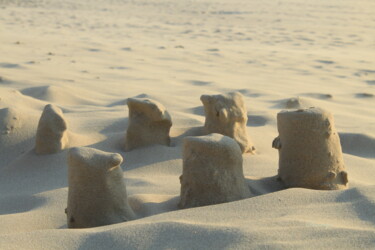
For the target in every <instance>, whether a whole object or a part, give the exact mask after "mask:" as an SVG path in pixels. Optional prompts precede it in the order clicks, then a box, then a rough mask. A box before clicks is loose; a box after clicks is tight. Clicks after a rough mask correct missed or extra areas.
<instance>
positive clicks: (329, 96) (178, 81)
mask: <svg viewBox="0 0 375 250" xmlns="http://www.w3.org/2000/svg"><path fill="white" fill-rule="evenodd" d="M374 37H375V2H374V1H373V0H346V1H342V0H316V1H306V0H282V1H258V0H248V1H240V0H233V1H225V0H215V1H214V0H202V1H190V0H179V1H172V0H140V1H130V0H129V1H127V0H82V1H75V0H30V1H16V0H0V45H1V46H0V126H1V127H0V249H210V248H211V249H225V248H227V249H228V248H230V249H250V248H253V249H254V248H262V249H263V248H266V249H268V248H271V249H293V248H298V249H300V248H305V249H322V248H324V249H343V248H345V249H355V248H368V249H370V248H371V249H373V248H374V247H375V97H374V95H375V52H374V51H375V45H374ZM230 91H239V92H241V93H242V94H243V95H244V99H245V103H246V108H247V110H248V123H247V129H248V133H249V136H250V137H251V138H252V141H253V142H254V146H255V147H256V149H257V153H256V154H255V155H251V154H244V155H243V157H244V163H243V168H244V175H245V178H246V181H247V183H248V185H249V187H250V190H251V192H252V194H254V196H255V197H253V198H249V199H244V200H240V201H235V202H230V203H224V204H219V205H213V206H206V207H199V208H192V209H184V210H179V209H177V203H178V201H179V192H180V182H179V176H180V175H181V173H182V155H181V154H182V153H181V150H182V139H183V138H184V137H186V136H194V135H201V134H202V127H203V124H204V119H205V117H204V109H203V106H202V104H201V101H200V96H201V95H202V94H207V95H214V94H221V93H227V92H230ZM130 97H140V98H151V99H153V100H156V101H158V102H160V103H162V104H163V105H164V106H165V107H166V109H167V110H168V111H169V112H170V114H171V117H172V120H173V126H172V128H171V142H172V146H171V147H167V146H162V145H155V146H149V147H145V148H138V149H134V150H132V151H130V152H124V151H123V146H124V140H125V131H126V128H127V125H128V108H127V106H126V100H127V98H130ZM49 103H51V104H54V105H56V106H58V107H59V108H61V109H62V111H63V113H64V117H65V119H66V120H67V122H68V123H69V131H68V136H69V145H70V146H71V147H76V146H86V147H92V148H96V149H100V150H103V151H106V152H113V153H119V154H121V155H122V157H123V158H124V162H123V163H122V165H121V167H122V169H123V171H124V179H125V181H126V185H127V187H126V188H127V193H128V196H129V203H130V204H131V206H132V208H133V210H134V211H135V213H136V215H137V217H138V219H137V220H133V221H130V222H125V223H120V224H114V225H109V226H103V227H98V228H91V229H74V230H73V229H67V223H66V215H65V213H64V209H65V208H66V205H67V196H68V178H67V162H66V157H67V156H66V154H67V150H64V151H62V152H60V153H57V154H50V155H36V154H35V152H34V149H33V148H34V145H35V135H36V128H37V124H38V121H39V118H40V115H41V113H42V110H43V108H44V106H45V105H47V104H49ZM309 106H319V107H322V108H324V109H326V110H328V111H330V112H332V113H333V115H334V118H335V126H336V128H337V131H338V132H339V135H340V139H341V144H342V149H343V153H344V154H343V157H344V162H345V167H346V170H347V172H348V174H349V189H347V190H341V191H318V190H309V189H302V188H291V189H283V187H282V186H281V185H280V183H279V182H277V181H276V178H275V176H276V174H277V169H278V153H277V150H275V149H273V148H272V147H271V145H272V141H273V139H274V138H275V137H276V136H277V134H278V133H277V124H276V114H277V113H278V112H279V111H280V110H282V109H285V108H303V107H309Z"/></svg>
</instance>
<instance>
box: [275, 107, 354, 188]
mask: <svg viewBox="0 0 375 250" xmlns="http://www.w3.org/2000/svg"><path fill="white" fill-rule="evenodd" d="M277 128H278V131H279V136H278V137H277V138H275V140H274V141H273V145H272V146H273V147H274V148H276V149H278V150H279V173H278V175H279V178H280V179H281V180H282V181H283V182H284V184H285V185H286V186H288V187H303V188H311V189H323V190H330V189H345V188H347V187H348V174H347V172H346V171H345V166H344V160H343V156H342V151H341V145H340V138H339V136H338V134H337V131H336V129H335V125H334V120H333V116H332V114H331V113H329V112H327V111H325V110H322V109H320V108H308V109H299V110H294V111H281V112H280V113H278V115H277Z"/></svg>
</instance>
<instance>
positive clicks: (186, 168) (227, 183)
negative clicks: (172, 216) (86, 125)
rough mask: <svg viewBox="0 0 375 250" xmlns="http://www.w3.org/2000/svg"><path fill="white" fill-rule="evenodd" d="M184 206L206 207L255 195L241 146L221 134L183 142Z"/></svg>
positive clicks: (180, 204)
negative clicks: (248, 183) (246, 179)
mask: <svg viewBox="0 0 375 250" xmlns="http://www.w3.org/2000/svg"><path fill="white" fill-rule="evenodd" d="M180 182H181V197H180V198H181V199H180V202H179V204H178V206H179V207H180V208H189V207H198V206H206V205H212V204H219V203H224V202H229V201H235V200H240V199H244V198H248V197H250V196H251V194H250V190H249V187H248V186H247V184H246V182H245V177H244V175H243V168H242V152H241V149H240V147H239V145H238V143H236V141H234V140H233V139H232V138H230V137H228V136H223V135H220V134H210V135H207V136H197V137H194V136H189V137H186V138H185V139H184V144H183V173H182V175H181V176H180Z"/></svg>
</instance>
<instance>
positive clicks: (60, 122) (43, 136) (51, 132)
mask: <svg viewBox="0 0 375 250" xmlns="http://www.w3.org/2000/svg"><path fill="white" fill-rule="evenodd" d="M67 147H68V133H67V122H66V121H65V119H64V116H63V113H62V111H61V109H60V108H58V107H56V106H54V105H52V104H48V105H46V106H45V107H44V110H43V113H42V116H41V117H40V120H39V124H38V129H37V132H36V143H35V152H36V153H37V154H52V153H57V152H59V151H61V150H63V149H65V148H67Z"/></svg>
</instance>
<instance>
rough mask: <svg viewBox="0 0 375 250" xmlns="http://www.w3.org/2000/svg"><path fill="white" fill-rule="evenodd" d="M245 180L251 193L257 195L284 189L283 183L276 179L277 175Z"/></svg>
mask: <svg viewBox="0 0 375 250" xmlns="http://www.w3.org/2000/svg"><path fill="white" fill-rule="evenodd" d="M246 182H247V184H248V186H249V188H250V191H251V193H252V194H253V195H255V196H259V195H264V194H269V193H273V192H277V191H281V190H284V189H286V187H285V186H284V184H283V183H282V182H281V181H279V180H278V179H277V176H272V177H265V178H259V179H246Z"/></svg>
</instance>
